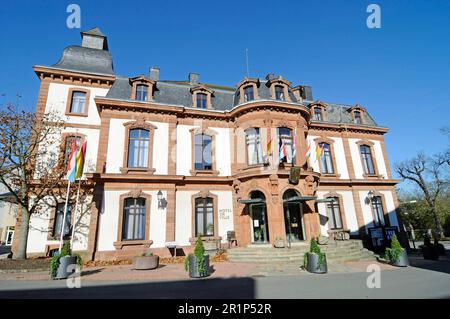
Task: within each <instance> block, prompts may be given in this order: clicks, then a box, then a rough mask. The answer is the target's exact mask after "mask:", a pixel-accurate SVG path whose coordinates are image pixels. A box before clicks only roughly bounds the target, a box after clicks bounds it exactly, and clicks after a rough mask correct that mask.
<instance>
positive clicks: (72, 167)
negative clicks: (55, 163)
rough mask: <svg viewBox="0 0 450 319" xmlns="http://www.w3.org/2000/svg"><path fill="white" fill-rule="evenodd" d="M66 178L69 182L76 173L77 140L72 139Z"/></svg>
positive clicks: (73, 179)
mask: <svg viewBox="0 0 450 319" xmlns="http://www.w3.org/2000/svg"><path fill="white" fill-rule="evenodd" d="M66 172H67V179H68V180H69V182H71V183H73V182H75V178H76V177H75V176H76V173H77V142H76V140H74V141H73V144H72V151H70V155H69V160H68V161H67V170H66Z"/></svg>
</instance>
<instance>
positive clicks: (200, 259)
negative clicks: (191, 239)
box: [184, 236, 206, 276]
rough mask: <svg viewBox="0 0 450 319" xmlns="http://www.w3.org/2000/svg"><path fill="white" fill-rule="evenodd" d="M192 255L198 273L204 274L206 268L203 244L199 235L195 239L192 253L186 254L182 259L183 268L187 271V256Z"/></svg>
mask: <svg viewBox="0 0 450 319" xmlns="http://www.w3.org/2000/svg"><path fill="white" fill-rule="evenodd" d="M192 255H194V256H195V257H196V260H197V268H198V272H199V273H200V275H202V276H203V275H205V274H206V268H205V247H204V246H203V241H202V238H201V237H200V236H198V237H197V240H196V241H195V249H194V253H193V254H192V253H190V254H189V255H187V256H186V258H185V259H184V270H185V271H188V269H189V256H192Z"/></svg>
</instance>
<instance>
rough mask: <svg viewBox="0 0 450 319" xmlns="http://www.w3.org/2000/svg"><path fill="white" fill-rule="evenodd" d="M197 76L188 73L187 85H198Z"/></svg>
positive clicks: (196, 74)
mask: <svg viewBox="0 0 450 319" xmlns="http://www.w3.org/2000/svg"><path fill="white" fill-rule="evenodd" d="M199 76H200V75H199V74H198V73H193V72H191V73H189V83H190V84H198V78H199Z"/></svg>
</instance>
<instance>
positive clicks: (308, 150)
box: [305, 141, 311, 158]
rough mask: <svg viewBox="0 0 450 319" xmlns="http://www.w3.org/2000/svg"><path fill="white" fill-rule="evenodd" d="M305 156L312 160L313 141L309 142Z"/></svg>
mask: <svg viewBox="0 0 450 319" xmlns="http://www.w3.org/2000/svg"><path fill="white" fill-rule="evenodd" d="M305 156H306V157H307V158H310V157H311V141H308V147H307V148H306V153H305Z"/></svg>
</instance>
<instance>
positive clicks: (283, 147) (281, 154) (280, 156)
mask: <svg viewBox="0 0 450 319" xmlns="http://www.w3.org/2000/svg"><path fill="white" fill-rule="evenodd" d="M280 142H281V145H280V151H279V154H278V159H279V160H280V161H281V160H282V159H283V158H285V157H286V154H287V153H286V145H284V142H283V140H282V139H280Z"/></svg>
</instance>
